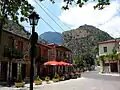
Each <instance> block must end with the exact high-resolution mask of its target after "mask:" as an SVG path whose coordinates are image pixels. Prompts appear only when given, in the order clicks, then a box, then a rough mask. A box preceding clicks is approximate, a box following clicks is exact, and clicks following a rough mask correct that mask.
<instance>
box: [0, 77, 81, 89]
mask: <svg viewBox="0 0 120 90" xmlns="http://www.w3.org/2000/svg"><path fill="white" fill-rule="evenodd" d="M80 79H81V80H82V79H83V78H78V79H70V80H66V81H60V82H56V83H53V82H52V81H50V84H46V82H45V81H43V83H42V85H35V84H33V89H39V88H41V87H42V88H43V87H48V86H51V85H55V84H56V85H59V84H62V83H63V84H64V83H67V82H71V81H75V80H80ZM29 88H30V84H25V86H24V87H21V88H16V87H14V86H13V87H2V86H0V90H29Z"/></svg>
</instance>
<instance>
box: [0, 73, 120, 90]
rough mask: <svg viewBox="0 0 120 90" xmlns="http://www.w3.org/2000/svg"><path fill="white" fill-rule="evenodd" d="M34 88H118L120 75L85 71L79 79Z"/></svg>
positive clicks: (107, 89)
mask: <svg viewBox="0 0 120 90" xmlns="http://www.w3.org/2000/svg"><path fill="white" fill-rule="evenodd" d="M0 90H2V88H0ZM3 90H5V89H3ZM6 90H11V89H6ZM28 90H29V89H28ZM34 90H120V77H119V76H102V75H99V74H98V71H92V72H85V73H83V74H82V77H81V78H79V79H72V80H68V81H63V82H59V83H54V84H52V85H42V86H40V87H39V88H34Z"/></svg>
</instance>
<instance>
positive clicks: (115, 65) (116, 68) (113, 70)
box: [110, 63, 118, 72]
mask: <svg viewBox="0 0 120 90" xmlns="http://www.w3.org/2000/svg"><path fill="white" fill-rule="evenodd" d="M110 67H111V72H118V65H117V63H111V64H110Z"/></svg>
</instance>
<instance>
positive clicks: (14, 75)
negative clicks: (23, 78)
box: [12, 63, 17, 79]
mask: <svg viewBox="0 0 120 90" xmlns="http://www.w3.org/2000/svg"><path fill="white" fill-rule="evenodd" d="M12 78H13V79H17V63H12Z"/></svg>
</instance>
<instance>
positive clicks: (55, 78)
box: [52, 73, 60, 82]
mask: <svg viewBox="0 0 120 90" xmlns="http://www.w3.org/2000/svg"><path fill="white" fill-rule="evenodd" d="M59 78H60V76H59V75H58V74H57V73H55V76H54V78H53V79H52V80H53V82H58V81H59Z"/></svg>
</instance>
